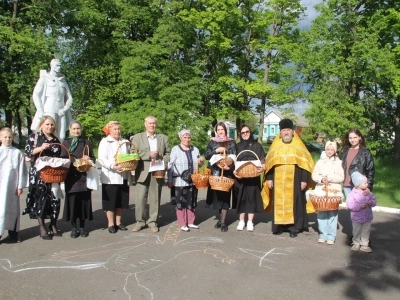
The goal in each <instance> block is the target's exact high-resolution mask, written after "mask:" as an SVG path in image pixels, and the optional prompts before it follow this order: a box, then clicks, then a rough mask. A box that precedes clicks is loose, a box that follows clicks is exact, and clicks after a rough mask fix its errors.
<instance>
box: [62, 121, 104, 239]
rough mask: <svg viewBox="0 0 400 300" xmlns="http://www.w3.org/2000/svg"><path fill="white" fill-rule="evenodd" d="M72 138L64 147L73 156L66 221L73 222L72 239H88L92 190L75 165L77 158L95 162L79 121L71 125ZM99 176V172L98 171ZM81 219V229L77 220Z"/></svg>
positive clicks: (66, 182)
mask: <svg viewBox="0 0 400 300" xmlns="http://www.w3.org/2000/svg"><path fill="white" fill-rule="evenodd" d="M69 134H70V136H69V137H68V138H67V139H66V140H65V141H64V142H63V145H64V146H65V147H66V148H67V149H68V151H69V152H70V154H71V166H70V168H69V171H68V175H67V178H66V180H65V193H66V197H65V203H64V215H63V220H64V221H71V225H72V230H71V237H72V238H77V237H78V236H81V237H87V236H88V235H89V233H88V232H87V231H86V230H85V220H89V221H91V220H93V213H92V190H90V189H88V188H87V186H86V176H87V174H86V172H79V171H78V170H77V168H76V167H75V166H73V163H74V162H75V160H76V159H77V158H79V159H82V160H89V159H90V160H91V161H92V162H94V161H95V159H96V158H95V157H94V154H93V147H92V144H91V143H90V142H89V141H88V140H87V139H85V138H83V137H82V136H81V134H82V125H81V123H79V122H78V121H72V122H71V124H70V125H69ZM96 175H97V170H96ZM77 219H79V227H77V225H76V220H77Z"/></svg>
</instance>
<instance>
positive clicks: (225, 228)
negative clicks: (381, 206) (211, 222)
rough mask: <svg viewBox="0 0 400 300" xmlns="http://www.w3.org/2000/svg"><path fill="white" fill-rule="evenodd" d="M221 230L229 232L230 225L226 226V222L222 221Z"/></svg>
mask: <svg viewBox="0 0 400 300" xmlns="http://www.w3.org/2000/svg"><path fill="white" fill-rule="evenodd" d="M221 231H222V232H227V231H228V226H226V224H225V223H221Z"/></svg>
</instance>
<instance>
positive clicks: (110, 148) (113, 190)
mask: <svg viewBox="0 0 400 300" xmlns="http://www.w3.org/2000/svg"><path fill="white" fill-rule="evenodd" d="M103 131H104V133H105V134H106V135H107V136H106V137H105V138H103V139H102V140H101V141H100V145H99V158H98V160H97V162H98V163H99V164H100V165H101V175H100V182H101V184H102V185H101V187H102V199H103V210H104V211H105V212H106V215H107V220H108V232H110V233H116V232H117V230H121V231H126V230H128V229H127V228H126V227H125V226H124V225H123V224H122V223H121V217H122V212H123V210H124V209H128V208H129V185H128V179H130V174H131V173H130V171H125V170H124V168H123V167H122V166H121V165H119V164H118V163H117V162H116V158H115V157H116V155H117V154H127V153H130V149H129V145H130V142H129V141H128V140H125V139H122V138H121V126H120V124H119V123H118V122H117V121H110V122H108V123H107V125H106V126H104V128H103Z"/></svg>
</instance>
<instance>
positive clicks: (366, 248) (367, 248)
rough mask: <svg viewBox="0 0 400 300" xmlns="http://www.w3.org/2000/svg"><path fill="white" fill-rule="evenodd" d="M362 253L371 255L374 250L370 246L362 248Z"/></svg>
mask: <svg viewBox="0 0 400 300" xmlns="http://www.w3.org/2000/svg"><path fill="white" fill-rule="evenodd" d="M360 251H363V252H368V253H371V252H372V249H371V247H368V246H361V248H360Z"/></svg>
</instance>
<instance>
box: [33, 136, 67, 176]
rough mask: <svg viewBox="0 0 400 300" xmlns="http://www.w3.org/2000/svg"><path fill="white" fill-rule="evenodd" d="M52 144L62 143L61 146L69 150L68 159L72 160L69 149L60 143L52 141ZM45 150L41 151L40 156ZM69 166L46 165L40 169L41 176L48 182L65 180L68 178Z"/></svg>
mask: <svg viewBox="0 0 400 300" xmlns="http://www.w3.org/2000/svg"><path fill="white" fill-rule="evenodd" d="M52 145H60V146H61V147H64V149H65V150H67V153H68V159H69V160H71V155H70V154H69V151H68V149H67V148H66V147H65V146H64V145H62V144H59V143H52ZM42 152H43V150H42V151H40V153H39V157H40V156H41V154H42ZM68 171H69V168H65V167H58V168H52V167H44V168H43V169H41V170H40V178H41V179H42V180H43V181H44V182H46V183H53V182H54V183H59V182H63V181H64V180H65V178H67V174H68Z"/></svg>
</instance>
